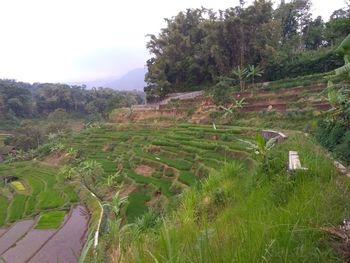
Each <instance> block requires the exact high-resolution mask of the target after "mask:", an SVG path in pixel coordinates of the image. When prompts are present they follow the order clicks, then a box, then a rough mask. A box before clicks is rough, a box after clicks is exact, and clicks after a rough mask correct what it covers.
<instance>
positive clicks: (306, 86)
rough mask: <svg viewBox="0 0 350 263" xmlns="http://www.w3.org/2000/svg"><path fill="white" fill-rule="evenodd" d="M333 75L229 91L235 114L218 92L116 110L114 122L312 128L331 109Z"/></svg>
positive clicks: (227, 95) (280, 81)
mask: <svg viewBox="0 0 350 263" xmlns="http://www.w3.org/2000/svg"><path fill="white" fill-rule="evenodd" d="M329 74H330V73H323V74H315V75H310V76H305V77H298V78H292V79H284V80H279V81H273V82H268V83H260V84H257V85H256V86H255V87H251V86H250V87H247V88H246V90H245V91H243V92H238V91H233V90H232V91H231V92H226V93H225V96H224V97H225V98H221V99H226V97H229V100H230V101H231V103H230V104H229V105H225V107H226V108H229V107H230V106H231V107H232V108H231V109H232V112H228V111H225V110H223V109H222V108H221V107H220V106H222V104H220V100H219V99H220V98H219V99H217V98H216V97H215V96H216V95H215V89H214V90H213V91H210V92H207V91H203V92H202V93H196V96H195V97H192V98H189V99H188V98H186V96H180V97H179V96H177V98H180V99H176V100H174V99H171V98H172V96H171V95H169V96H168V97H169V99H168V98H166V99H165V100H164V101H163V102H160V103H159V104H156V105H154V104H150V105H146V106H142V107H135V108H134V110H133V111H130V110H129V109H124V110H120V109H119V110H115V111H114V112H112V113H111V115H110V119H111V120H112V121H115V122H120V121H128V120H133V121H141V122H143V121H148V122H149V121H152V120H154V119H157V118H162V119H163V120H165V119H167V120H170V121H172V120H174V119H183V120H186V121H189V122H191V123H198V124H209V123H210V124H211V123H213V122H214V123H221V124H229V125H235V126H237V125H239V126H248V127H249V126H255V127H256V126H258V127H265V128H271V127H275V128H292V129H296V128H300V129H305V128H306V129H308V128H307V127H308V126H307V125H305V124H306V123H310V125H312V124H311V121H312V119H317V118H318V116H319V115H320V114H321V112H322V111H325V110H328V109H329V108H330V107H331V106H330V104H329V101H328V99H327V96H326V95H327V94H325V93H324V89H325V88H326V82H327V80H326V78H325V77H327V76H328V75H329ZM228 90H229V89H228ZM190 94H192V93H190ZM216 100H219V102H216ZM238 101H243V103H242V105H241V106H240V107H238V106H237V102H238ZM280 124H281V126H280Z"/></svg>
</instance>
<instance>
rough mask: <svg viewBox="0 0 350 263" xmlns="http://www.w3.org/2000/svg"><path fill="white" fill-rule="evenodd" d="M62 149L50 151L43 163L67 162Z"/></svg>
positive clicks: (60, 163)
mask: <svg viewBox="0 0 350 263" xmlns="http://www.w3.org/2000/svg"><path fill="white" fill-rule="evenodd" d="M65 154H66V153H65V152H64V151H54V152H52V153H50V154H49V155H48V156H47V157H46V158H45V159H44V160H43V163H47V164H49V165H54V166H59V165H63V164H65V163H67V158H66V156H65Z"/></svg>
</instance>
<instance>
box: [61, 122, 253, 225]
mask: <svg viewBox="0 0 350 263" xmlns="http://www.w3.org/2000/svg"><path fill="white" fill-rule="evenodd" d="M253 135H255V131H254V129H248V128H237V127H218V129H216V130H215V129H213V127H212V126H196V125H191V124H180V125H175V126H169V127H168V126H165V127H164V126H163V125H156V124H155V125H144V124H122V125H105V126H102V127H100V128H91V129H86V130H84V131H83V132H81V133H80V134H78V135H76V136H74V137H72V138H70V139H68V140H67V141H65V142H64V143H65V145H69V146H70V147H74V148H75V149H79V151H80V152H81V157H82V158H84V159H89V160H95V161H97V162H98V163H100V164H101V165H102V167H103V169H104V172H105V174H104V176H102V177H99V178H95V183H94V185H89V187H91V188H92V189H93V190H94V191H95V192H96V193H97V194H98V195H99V196H100V197H101V198H102V199H103V200H110V199H111V198H112V197H113V196H114V194H115V193H116V192H118V191H119V192H120V194H121V196H127V195H128V196H129V205H128V209H127V211H126V214H127V217H128V219H129V221H133V220H134V219H136V218H137V217H139V216H142V215H143V214H144V213H145V212H146V211H147V210H148V209H149V208H152V209H155V210H157V212H159V213H161V212H162V211H164V209H166V208H167V207H168V204H169V202H170V203H172V201H173V200H174V198H173V197H174V196H177V195H178V194H180V193H181V192H183V190H185V189H188V188H189V187H190V186H194V185H196V183H197V181H198V180H199V179H200V178H204V177H205V176H207V175H208V174H209V173H210V172H211V171H213V170H218V169H220V168H221V167H222V166H224V164H225V163H227V162H230V161H231V160H235V159H236V160H241V161H242V162H243V163H247V166H249V167H252V166H254V163H255V162H254V161H253V160H252V159H251V157H250V153H247V151H246V149H245V146H244V145H243V144H242V143H240V142H239V141H238V140H237V139H239V138H240V139H242V138H250V137H251V136H253Z"/></svg>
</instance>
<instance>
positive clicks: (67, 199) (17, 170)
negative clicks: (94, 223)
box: [0, 161, 89, 262]
mask: <svg viewBox="0 0 350 263" xmlns="http://www.w3.org/2000/svg"><path fill="white" fill-rule="evenodd" d="M5 178H6V179H9V178H11V179H13V180H15V181H12V182H10V183H5ZM0 179H1V181H0V211H1V212H0V258H1V259H2V260H4V262H28V261H29V262H51V261H55V262H77V260H78V258H79V255H80V251H81V249H82V247H83V245H84V242H85V239H86V231H87V228H88V221H89V215H88V212H87V211H86V209H85V207H83V206H76V207H75V208H71V206H72V204H74V203H77V202H78V199H79V198H78V195H77V193H75V192H74V190H73V187H71V186H69V185H67V184H65V182H64V178H62V177H61V176H60V175H59V174H58V173H57V168H53V167H50V166H46V165H42V164H40V163H39V162H34V161H33V162H16V163H12V164H2V165H0ZM62 251H64V253H62ZM0 261H1V260H0Z"/></svg>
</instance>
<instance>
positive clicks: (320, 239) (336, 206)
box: [119, 133, 350, 262]
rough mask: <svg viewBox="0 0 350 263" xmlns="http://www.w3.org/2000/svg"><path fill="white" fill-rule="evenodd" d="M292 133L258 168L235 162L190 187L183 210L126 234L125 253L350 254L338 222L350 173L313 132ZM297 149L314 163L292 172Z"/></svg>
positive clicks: (337, 257)
mask: <svg viewBox="0 0 350 263" xmlns="http://www.w3.org/2000/svg"><path fill="white" fill-rule="evenodd" d="M289 135H290V136H289V139H288V140H287V141H285V142H284V143H282V144H280V145H278V146H276V147H275V148H273V149H272V150H271V152H270V153H269V155H268V157H267V159H266V160H265V161H264V162H263V163H261V164H262V166H259V167H257V169H254V170H248V169H246V167H245V166H244V165H243V166H242V165H241V164H239V163H238V162H233V163H228V164H227V165H226V166H225V167H223V169H221V170H218V171H217V172H214V173H212V174H211V175H210V176H209V177H208V178H207V179H206V180H205V181H204V182H203V184H202V186H201V187H200V188H199V189H192V190H190V191H188V192H186V194H185V195H184V196H183V198H182V199H181V205H180V207H179V209H178V210H177V211H176V212H175V213H174V214H173V215H170V216H169V217H168V218H167V219H165V220H164V221H163V222H162V224H161V225H160V226H159V227H156V228H155V229H149V230H146V231H144V232H143V233H141V234H138V235H137V236H135V237H133V236H132V233H131V232H130V233H128V232H127V233H124V238H122V243H121V244H120V245H121V248H119V249H120V250H121V252H120V253H121V254H122V255H121V258H122V260H123V261H125V262H153V261H157V262H167V261H172V262H173V261H175V262H202V261H204V262H232V261H234V262H260V261H263V262H339V261H341V260H345V261H348V260H349V258H348V245H347V238H348V237H349V234H348V232H347V230H343V228H339V227H338V226H339V225H340V224H341V223H342V221H343V219H344V218H348V217H349V214H350V207H349V205H348V202H347V200H348V198H349V197H350V192H349V189H348V187H347V186H348V185H349V183H350V182H349V178H347V177H344V176H342V175H340V174H339V173H338V172H337V170H336V168H335V167H334V165H333V162H332V160H331V159H329V158H328V156H327V154H326V152H325V151H324V150H323V149H321V148H320V147H319V146H317V145H316V144H315V142H314V140H313V139H311V138H309V137H306V136H305V135H304V134H302V133H290V134H289ZM291 149H292V150H296V151H298V152H299V155H300V158H301V163H302V165H303V166H304V167H307V168H308V170H306V171H298V172H296V173H295V174H290V173H288V172H287V170H286V164H287V163H288V151H289V150H291ZM260 161H262V159H260ZM333 235H335V236H337V238H335V239H334V238H332V236H333ZM339 237H341V238H339Z"/></svg>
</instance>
